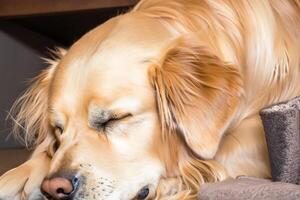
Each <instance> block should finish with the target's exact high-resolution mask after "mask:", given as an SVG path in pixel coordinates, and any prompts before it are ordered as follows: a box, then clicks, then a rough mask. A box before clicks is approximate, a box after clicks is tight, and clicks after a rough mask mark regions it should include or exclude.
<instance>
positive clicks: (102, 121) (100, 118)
mask: <svg viewBox="0 0 300 200" xmlns="http://www.w3.org/2000/svg"><path fill="white" fill-rule="evenodd" d="M94 114H95V113H94ZM97 114H98V115H97ZM97 114H96V115H94V116H91V117H90V119H89V125H90V127H91V128H94V129H96V130H98V131H105V128H107V127H108V126H112V125H113V124H114V123H117V122H119V121H121V120H124V119H127V118H129V117H131V116H132V114H131V113H125V114H114V113H112V112H105V111H104V112H101V113H97Z"/></svg>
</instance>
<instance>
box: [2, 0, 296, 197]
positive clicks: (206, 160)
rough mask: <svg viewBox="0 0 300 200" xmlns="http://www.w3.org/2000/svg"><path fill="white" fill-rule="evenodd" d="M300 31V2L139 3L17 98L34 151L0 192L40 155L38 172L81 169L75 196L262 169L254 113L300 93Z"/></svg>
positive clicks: (186, 191)
mask: <svg viewBox="0 0 300 200" xmlns="http://www.w3.org/2000/svg"><path fill="white" fill-rule="evenodd" d="M299 35H300V3H299V0H290V1H283V0H282V1H281V0H257V1H253V0H243V1H242V0H241V1H238V0H224V1H214V0H188V1H187V0H142V1H140V3H138V5H137V6H136V7H135V8H134V9H133V10H132V11H131V12H129V13H128V14H124V15H122V16H118V17H116V18H113V19H111V20H109V21H108V22H107V23H104V24H102V25H101V26H99V27H97V28H95V29H94V30H92V31H90V32H89V33H88V34H86V35H85V36H83V37H82V38H81V39H80V40H79V41H77V42H76V43H75V44H74V45H73V46H72V47H71V48H70V49H69V50H68V54H67V55H66V56H64V58H63V59H62V60H61V61H60V64H58V60H56V61H54V62H52V61H50V64H51V66H50V67H49V68H48V69H46V70H45V71H43V72H42V74H41V75H39V76H38V77H37V78H36V79H34V82H33V84H32V86H31V87H30V88H29V90H27V91H26V92H25V94H24V95H23V96H21V98H20V99H19V100H18V101H17V102H16V103H15V104H14V106H13V109H12V112H13V114H14V113H15V114H16V118H15V119H14V120H15V122H16V126H15V129H19V128H20V127H22V126H24V127H23V128H24V130H21V131H24V132H25V142H26V144H27V145H28V146H31V145H32V144H33V145H35V146H37V150H36V151H35V153H34V154H33V156H32V158H31V159H30V160H29V162H28V163H29V165H27V164H26V165H25V168H27V169H28V170H26V171H25V172H26V174H27V175H24V170H23V169H24V166H23V167H20V168H17V169H16V172H18V173H15V172H14V171H11V172H9V173H7V174H6V175H4V176H3V177H1V178H0V186H3V185H4V186H5V187H2V188H5V189H4V190H2V191H1V192H2V193H0V198H2V196H1V195H2V194H3V193H4V192H6V193H4V196H5V194H9V195H11V193H14V192H15V190H18V191H19V192H16V193H20V191H22V188H23V185H24V183H23V182H22V183H21V182H20V183H18V187H17V189H14V188H13V187H11V185H14V184H13V183H14V182H17V181H15V180H18V177H19V176H20V177H21V179H20V180H26V179H27V178H28V176H31V177H33V179H35V177H36V176H37V174H36V173H34V172H35V170H34V169H35V168H38V167H39V165H40V164H41V163H42V162H44V161H43V160H47V162H48V161H49V163H48V165H47V166H45V169H43V171H44V172H43V174H47V173H48V175H49V176H51V175H53V174H59V173H58V172H62V171H64V170H69V171H72V172H76V174H80V175H82V176H83V177H84V179H85V180H86V181H84V183H82V185H81V187H80V193H77V194H76V195H77V196H75V198H76V199H77V198H78V199H80V198H81V197H80V196H89V197H91V196H94V194H97V195H102V194H104V195H103V196H104V197H103V196H102V197H103V198H104V199H108V200H115V199H122V200H128V199H134V198H135V197H137V195H138V194H139V191H140V190H141V188H142V189H143V188H144V187H145V186H147V187H149V188H148V189H149V196H148V197H147V198H150V199H151V198H155V197H156V199H168V200H170V199H195V198H196V195H197V192H199V190H200V188H201V185H202V184H203V183H205V182H215V181H220V180H223V179H224V178H226V177H228V176H231V177H236V176H239V175H248V176H256V177H263V178H266V177H268V178H269V177H270V166H269V160H268V152H267V146H266V142H265V136H264V132H263V127H262V124H261V121H260V118H259V115H258V112H259V110H260V109H262V108H263V107H265V106H267V105H270V104H273V103H277V102H279V101H283V100H287V99H289V98H292V97H295V96H297V95H300V79H299V75H300V56H299V55H300V54H299V52H300V37H299ZM60 52H61V55H63V54H65V53H64V51H60ZM50 127H51V128H50ZM19 130H20V129H19ZM48 136H49V137H48ZM55 139H56V140H57V141H58V144H59V146H58V148H55ZM47 149H48V150H47ZM46 152H48V154H47V153H46ZM44 158H45V159H44ZM50 159H51V160H50ZM47 170H48V171H47ZM28 171H29V172H32V173H29V175H28V173H27V172H28ZM77 172H78V173H77ZM24 177H25V178H24ZM29 179H30V177H29ZM100 179H101V180H106V185H109V186H110V188H113V189H112V191H111V192H109V194H108V193H105V192H104V190H105V189H106V188H105V187H104V186H103V185H104V184H101V183H102V182H99V180H100ZM6 180H13V181H11V182H10V183H9V184H6ZM38 184H40V181H35V183H32V184H28V185H29V186H30V187H29V188H37V187H39V185H38ZM25 186H26V184H25ZM11 188H12V189H13V192H11V191H12V190H11ZM0 189H1V187H0ZM103 189H104V190H103ZM107 191H108V190H106V192H107ZM79 194H80V195H79ZM16 195H17V194H16ZM155 195H156V196H155ZM103 198H102V199H103Z"/></svg>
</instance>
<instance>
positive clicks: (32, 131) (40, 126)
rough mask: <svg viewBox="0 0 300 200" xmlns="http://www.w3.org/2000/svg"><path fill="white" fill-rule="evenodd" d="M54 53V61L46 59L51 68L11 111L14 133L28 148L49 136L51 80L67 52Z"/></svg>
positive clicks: (43, 73) (60, 49) (40, 75)
mask: <svg viewBox="0 0 300 200" xmlns="http://www.w3.org/2000/svg"><path fill="white" fill-rule="evenodd" d="M53 53H55V58H54V59H53V60H52V59H45V60H46V61H47V62H48V63H49V65H50V66H49V67H48V68H47V69H45V70H43V71H42V72H41V73H40V74H39V75H38V76H37V77H35V78H34V79H33V80H32V82H31V86H30V87H29V88H28V89H27V90H26V91H25V93H24V94H23V95H22V96H21V97H20V98H19V99H18V100H17V101H16V102H15V103H14V105H13V106H12V108H11V111H10V116H11V117H12V121H13V129H14V133H15V135H16V136H17V138H18V139H20V140H21V141H23V142H25V144H26V146H27V147H35V146H36V145H37V144H40V143H41V142H42V141H43V140H44V139H45V138H46V136H47V134H48V129H49V127H48V121H47V109H48V93H49V85H50V80H51V78H52V75H53V73H54V70H55V67H56V66H57V64H58V61H59V59H60V58H61V57H62V56H63V55H64V54H65V53H66V50H64V49H62V48H58V49H56V50H55V51H53ZM23 134H25V135H24V136H23Z"/></svg>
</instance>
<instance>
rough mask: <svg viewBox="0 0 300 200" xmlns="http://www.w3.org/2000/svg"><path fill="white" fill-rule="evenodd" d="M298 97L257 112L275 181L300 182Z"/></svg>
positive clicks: (299, 115)
mask: <svg viewBox="0 0 300 200" xmlns="http://www.w3.org/2000/svg"><path fill="white" fill-rule="evenodd" d="M299 109H300V97H297V98H294V99H292V100H290V101H288V102H283V103H279V104H276V105H273V106H270V107H268V108H265V109H263V110H262V111H261V112H260V115H261V118H262V121H263V125H264V130H265V134H266V140H267V145H268V150H269V157H270V162H271V169H272V171H271V172H272V178H273V180H274V181H282V182H287V183H294V184H300V110H299Z"/></svg>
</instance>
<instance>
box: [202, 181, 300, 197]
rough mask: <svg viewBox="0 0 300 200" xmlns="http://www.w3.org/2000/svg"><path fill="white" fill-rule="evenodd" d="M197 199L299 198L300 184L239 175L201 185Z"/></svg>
mask: <svg viewBox="0 0 300 200" xmlns="http://www.w3.org/2000/svg"><path fill="white" fill-rule="evenodd" d="M198 199H199V200H241V199H243V200H244V199H247V200H260V199H261V200H299V199H300V186H299V185H295V184H289V183H281V182H271V181H270V180H266V179H259V178H252V177H239V178H237V179H227V180H225V181H222V182H218V183H206V184H203V185H202V186H201V190H200V193H199V196H198Z"/></svg>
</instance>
